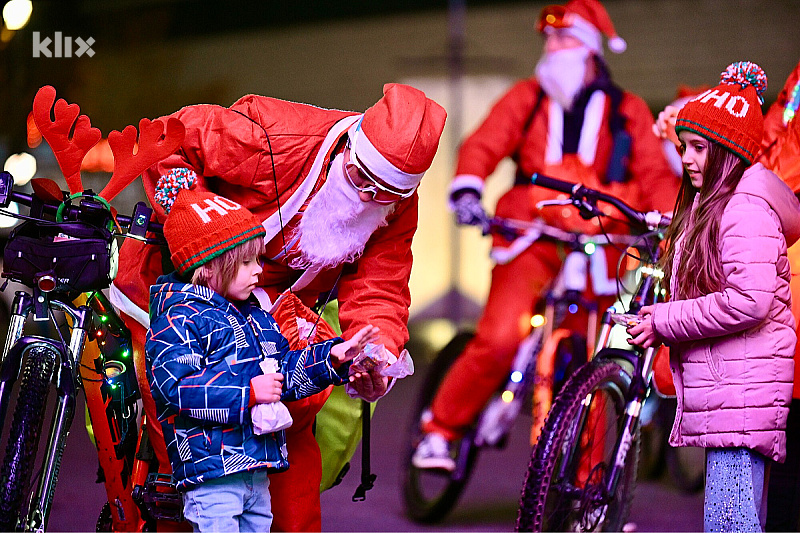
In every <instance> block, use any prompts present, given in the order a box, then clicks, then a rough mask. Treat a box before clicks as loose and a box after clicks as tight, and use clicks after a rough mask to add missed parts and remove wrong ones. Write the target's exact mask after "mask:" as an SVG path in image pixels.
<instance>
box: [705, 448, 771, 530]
mask: <svg viewBox="0 0 800 533" xmlns="http://www.w3.org/2000/svg"><path fill="white" fill-rule="evenodd" d="M769 464H770V461H769V460H768V459H767V458H766V457H764V456H763V455H761V454H760V453H757V452H754V451H752V450H749V449H747V448H707V449H706V494H705V503H704V509H703V515H704V516H703V526H704V530H705V531H713V532H734V531H736V532H751V531H764V523H765V522H766V518H767V482H768V479H769Z"/></svg>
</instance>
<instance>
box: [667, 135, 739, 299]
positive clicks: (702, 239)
mask: <svg viewBox="0 0 800 533" xmlns="http://www.w3.org/2000/svg"><path fill="white" fill-rule="evenodd" d="M708 142H709V147H708V159H707V161H706V168H705V172H704V173H703V184H702V186H701V187H700V189H699V191H698V189H697V188H696V187H694V186H693V185H692V182H691V180H690V179H689V175H688V174H687V173H686V170H685V169H684V171H683V181H682V182H681V187H680V190H679V191H678V198H677V200H676V201H675V210H674V214H673V217H672V223H671V224H670V226H669V229H668V230H667V235H666V238H667V252H666V253H665V254H664V256H663V258H662V265H663V268H664V274H665V276H666V280H667V281H666V283H667V287H669V286H671V285H670V282H669V280H670V278H671V276H672V270H673V263H674V261H675V252H676V249H675V244H676V242H677V240H678V239H679V238H680V237H681V235H683V236H684V238H683V244H682V245H681V252H680V258H679V264H678V265H677V267H678V268H677V269H676V271H675V274H676V277H677V279H676V282H677V284H676V286H677V291H676V292H677V294H672V298H673V299H676V300H682V299H687V298H696V297H698V296H702V295H704V294H709V293H712V292H715V291H718V290H721V289H722V287H723V286H724V281H725V277H724V274H723V272H722V260H721V259H720V255H719V224H720V220H721V219H722V212H723V211H724V209H725V206H726V205H727V204H728V201H729V200H730V198H731V196H733V191H734V190H735V189H736V186H737V185H738V184H739V180H741V179H742V175H743V174H744V171H745V169H746V168H747V165H746V163H745V162H744V161H743V160H742V159H740V158H739V157H738V156H736V154H734V153H733V152H731V151H729V150H727V149H726V148H723V147H722V146H721V145H719V144H717V143H715V142H713V141H708ZM698 193H699V196H698V198H697V207H696V208H695V210H694V211H692V204H693V203H694V199H695V195H697V194H698Z"/></svg>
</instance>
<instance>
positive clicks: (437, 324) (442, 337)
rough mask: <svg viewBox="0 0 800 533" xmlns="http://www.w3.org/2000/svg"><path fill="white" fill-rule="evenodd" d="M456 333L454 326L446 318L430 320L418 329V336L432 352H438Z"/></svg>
mask: <svg viewBox="0 0 800 533" xmlns="http://www.w3.org/2000/svg"><path fill="white" fill-rule="evenodd" d="M456 333H457V328H456V326H455V325H453V323H452V322H450V321H449V320H446V319H434V320H431V321H429V322H426V323H425V324H422V325H421V326H420V327H419V329H418V335H419V338H420V339H421V340H423V341H424V342H425V343H427V344H428V346H430V348H431V351H432V353H438V352H439V351H440V350H441V349H442V348H444V347H445V345H446V344H447V343H448V342H450V341H451V340H453V337H454V336H455V335H456Z"/></svg>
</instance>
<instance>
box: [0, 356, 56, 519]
mask: <svg viewBox="0 0 800 533" xmlns="http://www.w3.org/2000/svg"><path fill="white" fill-rule="evenodd" d="M56 358H57V354H56V352H55V351H53V350H52V349H51V348H49V347H47V346H42V345H33V346H31V347H30V348H29V349H28V350H27V354H26V357H25V363H24V366H23V371H22V381H21V383H20V388H19V395H18V397H17V404H16V407H15V409H14V418H13V422H12V423H11V429H10V432H9V436H8V444H7V445H6V453H5V459H4V460H3V466H2V469H1V470H0V531H14V530H15V529H16V527H17V520H18V518H20V517H24V514H23V513H24V507H25V506H24V502H23V500H24V498H25V496H26V495H27V494H28V492H29V490H30V481H31V475H32V473H33V469H34V463H35V461H36V452H37V450H38V448H39V437H40V436H41V433H42V424H43V421H44V414H45V407H46V405H47V396H48V393H49V392H50V379H51V377H52V375H53V367H54V366H55V362H56Z"/></svg>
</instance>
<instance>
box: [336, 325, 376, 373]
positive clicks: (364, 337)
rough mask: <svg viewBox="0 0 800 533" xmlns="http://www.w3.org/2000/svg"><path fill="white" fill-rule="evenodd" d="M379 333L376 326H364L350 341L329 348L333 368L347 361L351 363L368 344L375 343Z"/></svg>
mask: <svg viewBox="0 0 800 533" xmlns="http://www.w3.org/2000/svg"><path fill="white" fill-rule="evenodd" d="M379 331H380V328H378V327H377V326H372V325H369V326H364V327H363V328H361V329H360V330H359V331H358V333H356V334H355V335H353V336H352V337H351V338H350V340H347V341H344V342H340V343H339V344H336V345H334V347H333V348H331V362H332V363H333V366H334V368H336V367H338V366H340V365H341V364H342V363H346V362H347V361H352V360H353V358H354V357H355V356H357V355H358V354H359V353H361V350H363V349H364V347H365V346H366V345H367V344H368V343H370V342H371V343H375V342H376V341H377V340H378V332H379Z"/></svg>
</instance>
